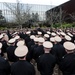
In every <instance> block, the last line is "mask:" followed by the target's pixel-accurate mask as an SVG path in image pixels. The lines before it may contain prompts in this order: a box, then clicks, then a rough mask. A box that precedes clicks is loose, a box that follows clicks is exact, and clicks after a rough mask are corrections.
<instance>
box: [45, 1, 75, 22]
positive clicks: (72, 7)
mask: <svg viewBox="0 0 75 75" xmlns="http://www.w3.org/2000/svg"><path fill="white" fill-rule="evenodd" d="M51 12H58V13H59V15H61V14H62V15H61V16H63V17H64V21H66V22H74V21H75V0H70V1H68V2H66V3H63V4H61V5H59V6H56V7H54V8H52V9H49V10H47V11H46V18H47V19H49V16H50V13H51ZM59 17H60V16H59Z"/></svg>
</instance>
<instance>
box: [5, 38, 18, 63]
mask: <svg viewBox="0 0 75 75" xmlns="http://www.w3.org/2000/svg"><path fill="white" fill-rule="evenodd" d="M8 44H9V47H8V48H7V50H6V51H7V58H8V60H9V61H10V62H16V61H17V60H18V58H17V57H16V56H15V54H14V51H15V49H16V47H15V39H10V40H9V41H8Z"/></svg>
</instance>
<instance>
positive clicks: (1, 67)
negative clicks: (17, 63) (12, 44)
mask: <svg viewBox="0 0 75 75" xmlns="http://www.w3.org/2000/svg"><path fill="white" fill-rule="evenodd" d="M0 75H10V65H9V63H8V61H7V60H5V59H4V58H2V57H1V56H0Z"/></svg>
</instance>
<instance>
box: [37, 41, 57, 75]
mask: <svg viewBox="0 0 75 75" xmlns="http://www.w3.org/2000/svg"><path fill="white" fill-rule="evenodd" d="M43 46H44V54H43V55H40V56H39V58H38V60H37V68H38V70H39V71H40V74H41V75H52V74H53V69H54V66H55V64H56V58H55V56H53V55H52V54H51V53H50V51H51V48H52V47H53V44H52V43H51V42H49V41H45V42H44V43H43Z"/></svg>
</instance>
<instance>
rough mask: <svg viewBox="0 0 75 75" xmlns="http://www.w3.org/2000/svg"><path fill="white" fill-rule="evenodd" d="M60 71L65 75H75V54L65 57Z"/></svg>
mask: <svg viewBox="0 0 75 75" xmlns="http://www.w3.org/2000/svg"><path fill="white" fill-rule="evenodd" d="M60 69H61V71H62V72H63V75H75V54H74V53H70V54H66V55H65V56H63V58H62V61H61V63H60Z"/></svg>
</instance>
